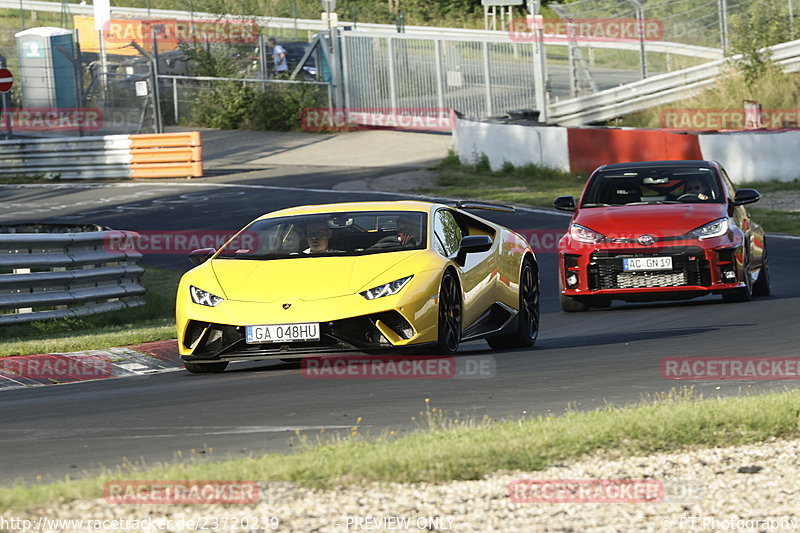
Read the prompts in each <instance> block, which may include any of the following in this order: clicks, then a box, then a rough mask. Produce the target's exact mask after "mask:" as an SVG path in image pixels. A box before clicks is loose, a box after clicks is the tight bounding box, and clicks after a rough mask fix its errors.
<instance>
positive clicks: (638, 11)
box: [630, 0, 647, 78]
mask: <svg viewBox="0 0 800 533" xmlns="http://www.w3.org/2000/svg"><path fill="white" fill-rule="evenodd" d="M630 2H631V4H633V8H634V9H635V10H636V18H637V19H638V21H639V24H638V27H639V28H638V33H639V54H640V55H641V66H642V78H646V77H647V54H646V52H645V49H644V8H643V7H642V3H641V2H640V1H639V0H630Z"/></svg>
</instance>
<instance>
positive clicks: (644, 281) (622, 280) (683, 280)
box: [589, 247, 711, 290]
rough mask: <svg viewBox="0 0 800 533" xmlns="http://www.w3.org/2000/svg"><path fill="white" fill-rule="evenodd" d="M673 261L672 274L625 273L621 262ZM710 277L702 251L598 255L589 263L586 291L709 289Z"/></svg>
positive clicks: (680, 249)
mask: <svg viewBox="0 0 800 533" xmlns="http://www.w3.org/2000/svg"><path fill="white" fill-rule="evenodd" d="M663 256H670V257H672V270H671V271H653V272H625V271H624V270H623V267H622V260H623V259H624V258H632V257H663ZM710 284H711V274H710V271H709V265H708V261H707V260H706V258H705V254H704V253H703V250H702V249H701V248H694V247H692V248H661V249H658V250H647V251H646V252H645V251H640V250H631V251H625V252H615V251H598V252H595V253H594V254H592V257H591V262H590V263H589V288H590V289H591V290H600V289H638V288H655V287H683V286H688V285H692V286H697V285H700V286H708V285H710Z"/></svg>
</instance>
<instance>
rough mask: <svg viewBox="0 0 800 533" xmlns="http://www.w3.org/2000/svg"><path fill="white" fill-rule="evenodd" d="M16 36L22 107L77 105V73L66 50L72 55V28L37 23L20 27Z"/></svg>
mask: <svg viewBox="0 0 800 533" xmlns="http://www.w3.org/2000/svg"><path fill="white" fill-rule="evenodd" d="M15 37H16V38H17V53H18V55H19V73H18V74H17V77H18V78H19V80H20V81H21V83H22V103H23V105H24V106H25V107H47V108H63V107H79V106H80V103H79V102H78V95H77V91H76V88H77V83H78V80H77V74H76V72H75V67H74V66H73V64H72V61H70V59H69V57H67V56H66V54H69V55H70V57H74V56H75V45H74V43H73V40H72V32H71V31H69V30H65V29H64V28H52V27H40V28H31V29H28V30H25V31H21V32H19V33H17V34H16V35H15Z"/></svg>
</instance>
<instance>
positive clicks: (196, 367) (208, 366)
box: [183, 361, 228, 374]
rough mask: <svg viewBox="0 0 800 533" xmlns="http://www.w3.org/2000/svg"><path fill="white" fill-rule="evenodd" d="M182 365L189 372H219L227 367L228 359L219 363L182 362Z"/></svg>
mask: <svg viewBox="0 0 800 533" xmlns="http://www.w3.org/2000/svg"><path fill="white" fill-rule="evenodd" d="M183 366H184V367H185V368H186V370H187V371H188V372H189V373H191V374H219V373H221V372H224V371H225V369H226V368H228V361H220V362H219V363H183Z"/></svg>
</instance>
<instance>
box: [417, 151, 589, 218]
mask: <svg viewBox="0 0 800 533" xmlns="http://www.w3.org/2000/svg"><path fill="white" fill-rule="evenodd" d="M434 170H435V171H436V172H437V174H438V178H437V181H436V185H437V187H436V188H429V189H420V190H419V192H423V193H429V194H441V195H445V196H455V197H458V198H465V199H481V200H491V201H495V202H507V203H515V204H525V205H538V206H549V207H552V206H553V199H555V197H556V196H563V195H570V194H571V195H574V196H577V195H579V194H580V193H581V191H582V190H583V186H584V184H585V182H586V178H587V176H585V175H582V176H578V175H574V174H570V173H568V172H563V171H560V170H556V169H552V168H547V167H540V166H536V165H526V166H523V167H514V166H513V165H510V164H506V165H505V166H504V167H503V168H502V169H501V170H498V171H492V170H491V169H490V168H489V162H488V160H487V159H486V157H484V158H482V159H481V160H479V161H478V163H477V164H475V165H462V164H461V163H459V161H458V156H456V155H455V154H454V153H453V152H451V153H450V154H449V155H448V156H447V157H446V158H445V159H443V160H442V161H441V163H439V165H437V166H436V167H435V168H434Z"/></svg>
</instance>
